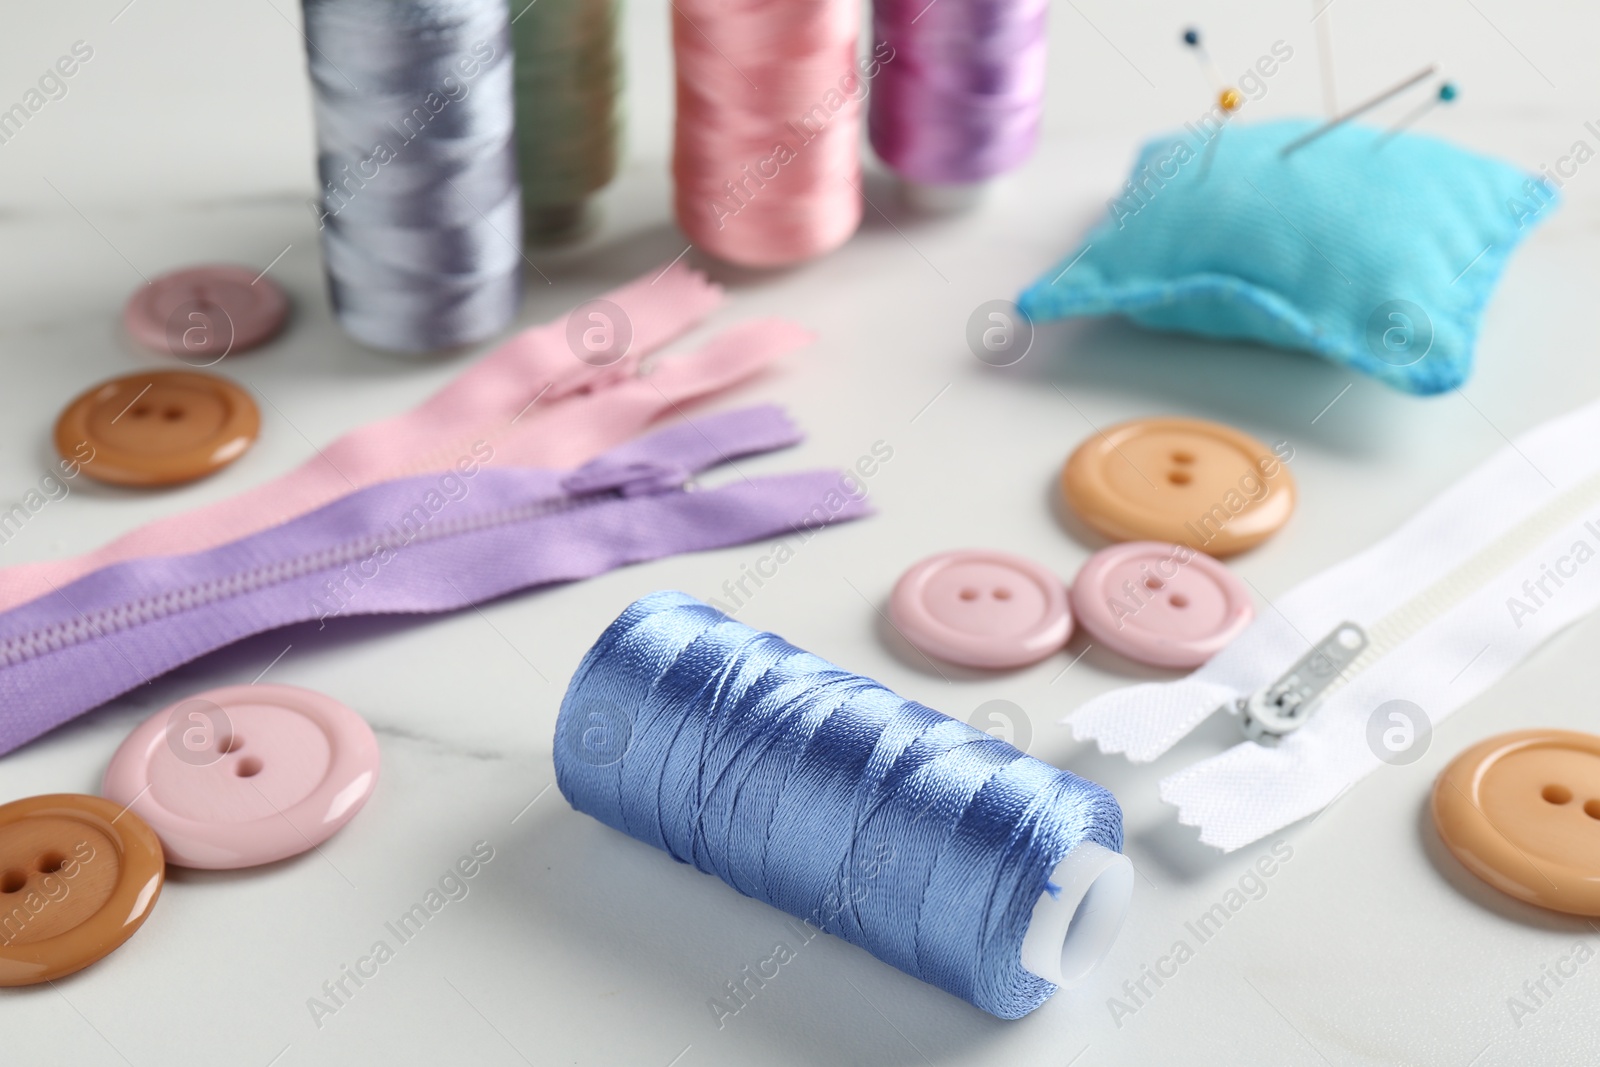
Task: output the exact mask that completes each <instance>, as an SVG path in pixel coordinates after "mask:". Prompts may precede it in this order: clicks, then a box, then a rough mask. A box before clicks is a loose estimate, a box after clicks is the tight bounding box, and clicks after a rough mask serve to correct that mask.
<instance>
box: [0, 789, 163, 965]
mask: <svg viewBox="0 0 1600 1067" xmlns="http://www.w3.org/2000/svg"><path fill="white" fill-rule="evenodd" d="M166 871H167V868H166V864H165V862H164V861H163V859H162V853H161V842H160V841H158V840H157V839H156V835H155V832H154V831H152V830H151V829H150V827H148V826H146V825H145V822H144V820H143V819H141V818H139V816H137V815H132V814H129V813H128V812H127V811H126V810H124V809H123V808H122V806H121V805H119V804H113V803H112V802H111V801H109V800H105V799H102V798H101V797H91V796H82V795H79V794H75V793H55V794H50V795H47V796H36V797H28V798H26V799H24V800H13V801H12V802H10V803H9V804H0V903H3V910H0V987H3V986H26V985H37V984H38V983H40V982H53V981H55V980H56V979H57V978H60V977H62V976H64V975H69V974H72V973H73V972H74V971H80V970H82V969H83V968H85V967H87V966H89V965H90V964H91V963H94V962H95V961H96V960H99V959H101V958H103V957H105V956H106V955H108V954H109V953H111V952H112V951H114V950H115V949H117V948H118V947H119V946H121V945H122V943H123V942H125V941H127V940H128V938H130V937H132V936H133V935H134V934H135V933H136V932H137V931H138V929H139V927H141V926H143V925H144V921H145V920H146V919H148V918H149V917H150V909H151V908H153V907H155V903H156V899H157V898H158V897H159V896H160V895H161V886H162V883H163V882H164V881H165V880H166Z"/></svg>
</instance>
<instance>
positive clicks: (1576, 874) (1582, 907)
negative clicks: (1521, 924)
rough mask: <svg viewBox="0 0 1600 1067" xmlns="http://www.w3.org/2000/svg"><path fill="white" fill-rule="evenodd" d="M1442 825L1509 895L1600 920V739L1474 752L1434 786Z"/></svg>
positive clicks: (1499, 743) (1505, 740)
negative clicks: (1596, 917) (1598, 917)
mask: <svg viewBox="0 0 1600 1067" xmlns="http://www.w3.org/2000/svg"><path fill="white" fill-rule="evenodd" d="M1433 821H1434V825H1435V826H1437V827H1438V828H1439V836H1440V837H1441V838H1442V839H1443V840H1444V843H1445V845H1446V846H1448V847H1449V849H1450V851H1451V852H1453V853H1454V854H1455V857H1456V859H1458V860H1460V861H1461V863H1462V865H1463V866H1465V867H1466V868H1467V870H1469V871H1471V872H1472V873H1473V874H1475V875H1477V876H1478V877H1479V878H1482V879H1483V880H1484V881H1485V882H1488V883H1489V884H1490V885H1492V886H1494V887H1495V888H1496V889H1498V890H1500V891H1501V892H1502V893H1509V894H1510V895H1511V896H1514V897H1517V898H1518V899H1520V900H1525V901H1527V902H1528V903H1530V904H1537V905H1539V906H1540V907H1545V908H1550V909H1553V910H1555V911H1564V912H1569V913H1571V914H1573V915H1600V737H1596V736H1594V735H1593V734H1583V733H1577V732H1575V731H1571V730H1519V731H1517V732H1515V733H1509V734H1501V735H1500V736H1499V737H1491V738H1489V739H1488V740H1487V741H1482V742H1480V743H1478V744H1476V745H1474V746H1472V747H1471V748H1469V749H1467V750H1466V751H1465V752H1463V753H1461V755H1459V756H1457V757H1456V758H1455V760H1454V761H1452V762H1451V764H1450V766H1448V767H1446V768H1445V769H1444V772H1443V773H1441V774H1440V775H1439V779H1438V781H1436V782H1434V784H1433Z"/></svg>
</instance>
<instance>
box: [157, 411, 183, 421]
mask: <svg viewBox="0 0 1600 1067" xmlns="http://www.w3.org/2000/svg"><path fill="white" fill-rule="evenodd" d="M161 417H162V418H163V419H165V420H166V421H167V422H177V421H178V420H179V419H181V418H183V412H182V411H180V410H178V409H177V408H168V409H167V410H165V411H163V412H162V413H161Z"/></svg>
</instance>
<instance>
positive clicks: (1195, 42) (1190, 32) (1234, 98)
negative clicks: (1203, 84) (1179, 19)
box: [1183, 26, 1244, 115]
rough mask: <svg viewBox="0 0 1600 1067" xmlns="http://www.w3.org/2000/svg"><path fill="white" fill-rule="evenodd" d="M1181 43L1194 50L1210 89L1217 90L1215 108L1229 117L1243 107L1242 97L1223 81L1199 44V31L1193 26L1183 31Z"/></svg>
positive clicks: (1209, 57) (1203, 46) (1208, 55)
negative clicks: (1208, 80)
mask: <svg viewBox="0 0 1600 1067" xmlns="http://www.w3.org/2000/svg"><path fill="white" fill-rule="evenodd" d="M1183 43H1184V44H1186V45H1188V46H1189V47H1190V48H1192V49H1194V54H1195V55H1196V56H1198V57H1199V59H1200V67H1201V69H1202V70H1204V71H1205V72H1206V77H1208V78H1210V79H1211V85H1212V87H1213V88H1215V89H1216V90H1217V106H1218V107H1220V108H1222V110H1223V111H1225V112H1227V113H1228V114H1230V115H1231V114H1233V113H1234V112H1235V111H1238V110H1239V108H1241V107H1243V106H1244V95H1243V94H1242V93H1240V92H1239V90H1237V89H1235V88H1234V87H1233V86H1231V85H1229V84H1228V83H1227V82H1225V81H1224V80H1223V78H1222V73H1221V72H1220V71H1219V70H1217V65H1216V64H1215V63H1213V62H1211V56H1210V54H1209V53H1208V52H1207V51H1206V47H1205V45H1203V44H1201V43H1200V31H1199V30H1198V29H1196V28H1195V27H1193V26H1190V27H1189V28H1188V29H1187V30H1184V31H1183Z"/></svg>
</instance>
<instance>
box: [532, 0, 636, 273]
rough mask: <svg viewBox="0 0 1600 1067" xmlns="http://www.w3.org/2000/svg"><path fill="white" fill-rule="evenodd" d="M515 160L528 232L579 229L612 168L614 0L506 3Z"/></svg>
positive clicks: (616, 108) (617, 79)
mask: <svg viewBox="0 0 1600 1067" xmlns="http://www.w3.org/2000/svg"><path fill="white" fill-rule="evenodd" d="M513 10H515V11H516V14H515V15H514V16H513V17H512V20H511V35H512V40H513V43H514V44H515V46H516V73H515V77H516V105H517V164H518V170H519V172H520V175H521V179H522V217H523V225H524V228H525V231H526V233H527V234H528V237H529V238H530V239H532V240H536V241H554V240H560V239H563V238H566V237H570V236H572V235H575V234H576V233H578V232H581V231H582V229H583V228H584V223H585V217H586V205H587V203H588V199H589V197H590V196H591V195H592V194H593V193H594V192H595V191H596V190H598V189H600V188H601V187H603V186H604V185H606V183H608V182H610V181H611V178H612V176H613V175H614V174H615V173H616V170H617V142H618V137H619V132H620V127H621V114H620V112H621V104H620V101H619V100H618V93H619V91H620V90H621V87H622V55H621V52H620V50H619V49H618V46H617V30H618V26H619V23H620V20H621V17H622V12H621V3H620V0H539V2H538V3H527V4H526V6H524V4H522V3H517V4H514V5H513Z"/></svg>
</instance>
